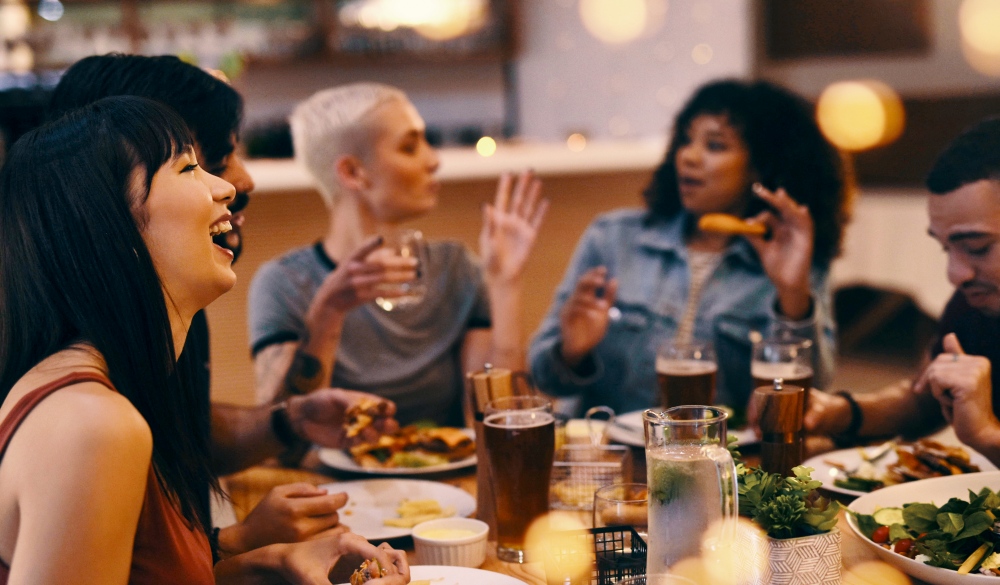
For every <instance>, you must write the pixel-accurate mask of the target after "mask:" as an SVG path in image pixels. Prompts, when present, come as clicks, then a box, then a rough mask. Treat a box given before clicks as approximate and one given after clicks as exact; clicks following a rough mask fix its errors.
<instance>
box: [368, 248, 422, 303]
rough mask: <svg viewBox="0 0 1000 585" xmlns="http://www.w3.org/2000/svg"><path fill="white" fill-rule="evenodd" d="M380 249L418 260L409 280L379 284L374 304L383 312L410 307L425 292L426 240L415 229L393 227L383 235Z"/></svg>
mask: <svg viewBox="0 0 1000 585" xmlns="http://www.w3.org/2000/svg"><path fill="white" fill-rule="evenodd" d="M383 238H384V240H385V241H384V243H383V245H382V247H383V248H385V249H388V250H390V251H391V252H392V254H393V255H395V256H399V257H401V258H416V259H417V277H416V278H414V279H413V280H411V281H408V282H387V283H383V284H380V285H378V291H379V293H380V295H379V296H378V297H376V298H375V304H376V305H378V306H379V307H381V308H382V310H384V311H394V310H396V309H402V308H406V307H411V306H413V305H416V304H418V303H420V302H421V301H423V300H424V296H425V295H426V294H427V277H426V274H425V273H426V270H427V243H426V242H425V241H424V235H423V234H422V233H420V231H418V230H411V229H403V230H395V231H392V232H390V233H388V234H385V235H384V236H383Z"/></svg>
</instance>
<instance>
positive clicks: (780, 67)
mask: <svg viewBox="0 0 1000 585" xmlns="http://www.w3.org/2000/svg"><path fill="white" fill-rule="evenodd" d="M960 5H961V2H959V1H958V0H931V1H930V10H931V27H932V28H931V48H930V51H929V52H928V53H927V54H925V55H897V56H893V55H887V56H883V57H863V58H862V57H839V58H832V57H829V58H822V59H807V60H795V61H791V62H785V63H780V62H763V61H762V62H761V74H762V75H763V76H765V77H767V78H768V79H771V80H774V81H777V82H779V83H782V84H784V85H786V86H788V87H790V88H792V89H796V90H798V91H799V92H801V93H803V94H804V95H806V96H810V97H817V96H818V95H819V94H820V92H822V91H823V88H824V87H826V86H827V85H828V84H829V83H831V82H833V81H837V80H841V79H879V80H882V81H884V82H885V83H887V84H889V85H890V86H891V87H893V88H895V89H896V91H897V92H899V93H900V95H903V96H906V97H938V96H955V95H967V94H976V93H989V92H996V91H997V90H998V89H1000V78H997V77H989V76H986V75H983V74H982V73H979V72H977V71H976V70H975V69H973V68H972V67H971V66H970V65H969V64H968V63H967V62H966V61H965V58H964V56H963V55H962V48H961V42H960V39H961V37H960V33H959V29H958V9H959V6H960ZM997 34H1000V31H998V33H997Z"/></svg>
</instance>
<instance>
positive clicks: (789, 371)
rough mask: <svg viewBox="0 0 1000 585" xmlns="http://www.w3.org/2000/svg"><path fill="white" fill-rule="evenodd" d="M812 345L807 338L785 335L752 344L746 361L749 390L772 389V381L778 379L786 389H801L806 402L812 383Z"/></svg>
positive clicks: (766, 338)
mask: <svg viewBox="0 0 1000 585" xmlns="http://www.w3.org/2000/svg"><path fill="white" fill-rule="evenodd" d="M812 346H813V344H812V341H810V340H808V339H803V338H801V337H792V336H789V335H783V336H779V337H765V338H763V339H760V340H758V341H755V342H754V344H753V358H752V360H751V362H750V376H751V377H752V378H753V388H751V390H753V389H755V388H760V387H761V386H769V387H770V386H774V380H775V378H781V379H782V380H783V384H784V385H786V386H800V387H802V388H803V389H805V392H806V398H807V399H808V396H809V388H811V387H812V381H813V361H812V355H813V354H812Z"/></svg>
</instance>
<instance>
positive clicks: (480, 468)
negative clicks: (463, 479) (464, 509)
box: [466, 364, 514, 540]
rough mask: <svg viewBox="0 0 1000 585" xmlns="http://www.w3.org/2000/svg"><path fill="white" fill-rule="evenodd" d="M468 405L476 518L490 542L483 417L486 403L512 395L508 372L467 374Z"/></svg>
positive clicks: (491, 507) (492, 518) (493, 523)
mask: <svg viewBox="0 0 1000 585" xmlns="http://www.w3.org/2000/svg"><path fill="white" fill-rule="evenodd" d="M466 382H467V386H468V390H469V404H470V405H471V407H472V418H473V428H474V429H475V431H476V517H477V518H478V519H480V520H482V521H483V522H485V523H486V524H488V525H489V527H490V531H489V534H488V535H487V538H488V539H489V540H495V539H496V535H497V519H496V513H497V511H496V498H495V496H494V495H493V481H492V478H491V477H490V459H489V456H488V454H487V452H486V441H485V440H484V437H485V436H486V434H485V433H484V432H483V418H484V412H485V410H486V404H487V403H489V402H490V401H491V400H493V399H496V398H501V397H504V396H513V395H514V386H513V381H512V376H511V371H510V370H505V369H502V368H494V367H492V366H491V365H490V364H486V366H485V368H484V369H483V371H482V372H470V373H468V374H466Z"/></svg>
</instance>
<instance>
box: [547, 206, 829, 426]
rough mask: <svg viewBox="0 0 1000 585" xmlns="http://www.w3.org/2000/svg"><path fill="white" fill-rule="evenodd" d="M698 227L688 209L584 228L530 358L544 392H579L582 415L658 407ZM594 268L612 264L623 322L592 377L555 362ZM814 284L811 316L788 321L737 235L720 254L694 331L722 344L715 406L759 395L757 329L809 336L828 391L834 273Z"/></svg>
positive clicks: (613, 325)
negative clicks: (573, 303)
mask: <svg viewBox="0 0 1000 585" xmlns="http://www.w3.org/2000/svg"><path fill="white" fill-rule="evenodd" d="M691 221H693V218H692V217H691V216H690V215H688V214H686V213H684V212H681V213H679V214H678V215H677V216H675V217H674V218H672V219H670V220H665V221H664V220H659V221H656V220H651V219H650V216H649V214H648V213H647V212H646V211H644V210H619V211H614V212H611V213H608V214H605V215H602V216H600V217H598V218H597V219H596V220H595V221H594V222H593V223H592V224H591V225H590V226H589V227H588V228H587V230H586V232H584V234H583V237H582V238H581V240H580V243H579V244H578V245H577V249H576V251H575V253H574V255H573V259H572V260H571V262H570V266H569V269H568V270H567V271H566V275H565V276H564V277H563V280H562V283H560V285H559V288H558V289H557V290H556V295H555V300H554V302H553V303H552V306H551V307H550V308H549V312H548V314H547V315H546V316H545V319H544V320H543V321H542V324H541V326H540V327H539V329H538V331H537V332H536V333H535V336H534V338H533V339H532V341H531V347H530V348H529V351H528V358H529V361H530V364H531V371H532V374H533V376H534V377H535V382H536V383H537V384H538V386H539V388H540V389H541V390H543V391H545V392H547V393H549V394H553V395H558V396H567V395H582V398H583V406H584V408H587V407H590V406H594V405H599V404H606V405H608V406H611V407H612V408H614V409H615V411H616V412H619V413H623V412H629V411H633V410H638V409H642V408H649V407H652V406H655V405H657V404H659V401H660V399H659V391H658V389H657V383H656V366H655V364H656V351H657V348H658V346H659V344H661V343H662V342H664V341H666V340H669V339H672V338H673V337H674V334H675V333H676V331H677V327H678V325H679V323H680V321H681V319H682V317H683V314H684V310H685V308H686V305H687V298H688V290H689V280H690V273H689V271H688V263H687V248H686V246H685V244H684V232H685V226H686V225H688V224H689V223H690V222H691ZM654 222H655V223H654ZM595 266H606V267H607V269H608V274H609V276H610V277H614V278H617V279H618V283H619V284H618V294H617V297H616V299H615V307H617V308H618V310H619V311H621V318H620V319H617V320H613V321H611V322H610V323H609V326H608V331H607V333H606V334H605V336H604V339H603V340H601V342H600V343H599V344H598V345H597V347H596V348H595V349H594V350H593V352H592V355H591V356H590V357H591V358H592V360H593V361H592V366H593V367H592V368H590V371H589V372H588V373H587V374H585V375H578V374H577V373H576V372H574V371H573V370H571V369H570V368H569V367H567V366H566V365H565V364H564V363H563V362H562V360H561V358H560V357H559V355H558V352H559V343H560V336H559V312H560V311H561V310H562V306H563V303H565V302H566V299H567V298H569V296H570V295H571V294H572V292H573V289H574V287H575V285H576V282H577V280H578V279H579V278H580V276H581V275H582V274H583V273H584V272H586V271H587V270H589V269H590V268H593V267H595ZM810 280H811V289H812V305H813V308H812V313H811V314H810V315H809V316H807V317H806V318H805V319H803V320H801V321H790V320H788V319H785V318H783V317H782V316H780V315H779V314H777V312H776V311H775V307H776V306H777V305H776V302H777V293H776V290H775V288H774V285H773V284H772V283H771V281H770V279H768V277H767V275H766V274H765V273H764V269H763V267H762V266H761V263H760V260H759V259H758V257H757V253H756V252H755V251H754V250H753V248H752V247H751V246H750V244H749V242H747V241H746V240H744V239H742V238H734V239H733V241H732V243H730V244H729V246H728V247H727V248H726V249H725V250H724V251H723V253H722V258H721V259H720V262H719V264H718V266H717V267H716V269H715V271H714V272H713V273H712V275H711V276H710V277H709V278H708V280H707V281H706V282H705V284H704V286H703V288H702V292H701V299H700V300H699V303H698V310H697V316H696V319H695V326H694V338H695V339H702V340H710V341H711V342H712V343H713V344H714V346H715V351H716V356H717V358H718V363H719V370H718V375H717V377H716V384H717V392H716V402H717V403H719V404H726V405H731V406H735V407H738V408H743V407H745V406H746V403H747V401H748V399H749V397H750V393H751V391H752V388H751V386H752V381H751V378H750V358H751V346H752V344H751V341H750V334H751V332H752V331H759V332H761V333H764V334H767V333H772V332H776V331H782V332H785V331H787V332H789V333H791V334H793V335H795V336H798V337H803V338H806V339H811V340H812V341H813V344H814V345H813V347H814V371H815V375H814V377H813V385H814V386H817V387H823V386H824V385H825V384H826V382H827V381H828V380H829V378H830V375H831V374H832V371H833V357H834V350H835V327H834V323H833V319H832V316H831V310H830V308H831V303H830V291H829V287H828V283H827V272H826V271H825V270H822V271H821V270H816V269H814V270H813V271H812V274H811V275H810Z"/></svg>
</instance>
